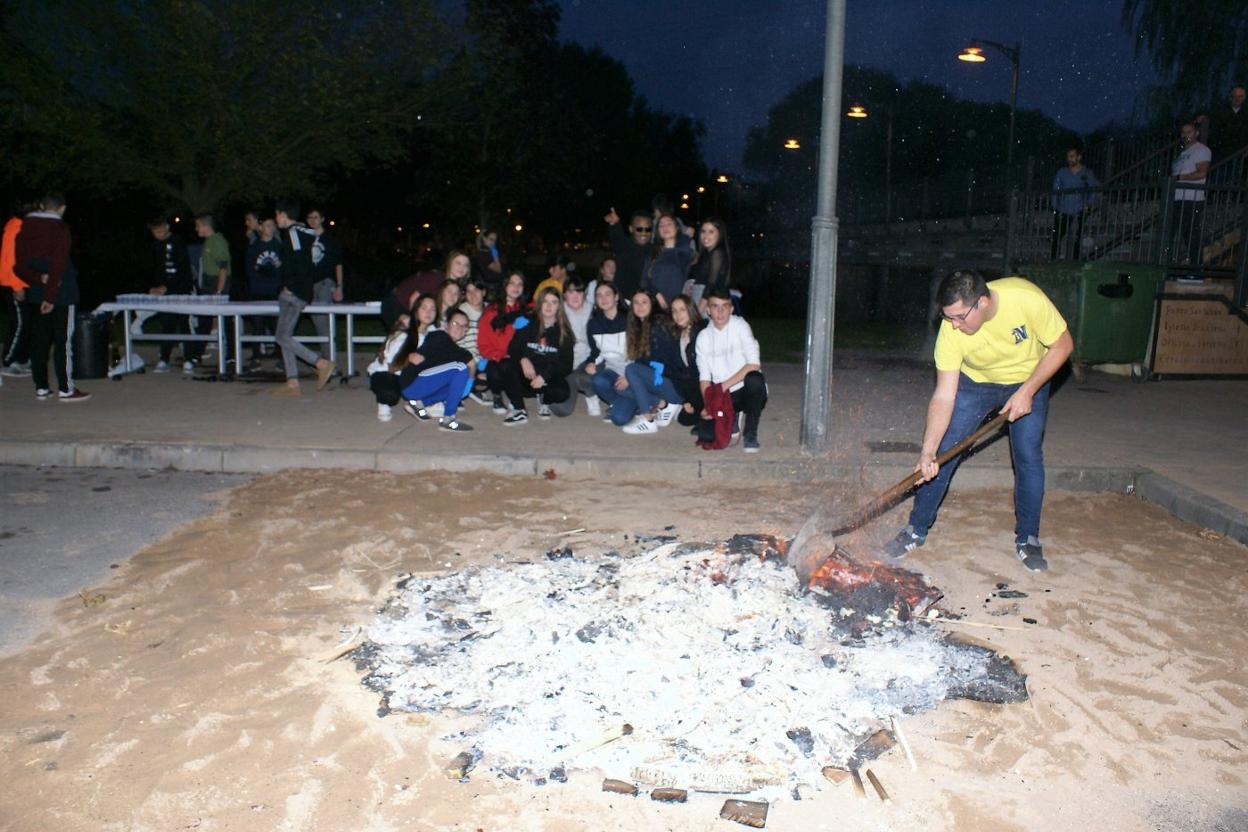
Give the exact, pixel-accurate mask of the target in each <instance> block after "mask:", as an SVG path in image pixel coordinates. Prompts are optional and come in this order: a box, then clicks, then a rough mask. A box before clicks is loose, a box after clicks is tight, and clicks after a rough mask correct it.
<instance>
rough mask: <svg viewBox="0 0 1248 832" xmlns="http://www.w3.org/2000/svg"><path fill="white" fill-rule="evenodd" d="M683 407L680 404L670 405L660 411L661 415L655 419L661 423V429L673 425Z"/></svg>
mask: <svg viewBox="0 0 1248 832" xmlns="http://www.w3.org/2000/svg"><path fill="white" fill-rule="evenodd" d="M680 408H681V406H680V405H678V404H669V405H668V406H667V407H664V408H663V409H662V410H660V411H659V415H658V416H657V417H655V421H657V422H658V423H659V427H661V428H665V427H667V426H668V425H670V424H671V423H672V420H673V419H675V418H676V415H677V414H678V413H680Z"/></svg>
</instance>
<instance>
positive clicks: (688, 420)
mask: <svg viewBox="0 0 1248 832" xmlns="http://www.w3.org/2000/svg"><path fill="white" fill-rule="evenodd" d="M672 383H673V384H675V385H676V392H678V393H680V397H681V398H682V399H684V400H685V402H687V403H688V404H689V405H691V406H692V407H693V412H692V413H686V412H685V409H684V408H683V407H682V408H681V409H680V413H678V414H676V422H677V423H678V424H681V425H684V426H685V427H687V428H689V427H693V426H694V425H696V424H698V422H700V421H702V415H701V414H702V407H703V404H704V402H703V401H702V385H701V384H699V383H698V380H697V379H696V378H688V379H676V380H675V381H673V382H672Z"/></svg>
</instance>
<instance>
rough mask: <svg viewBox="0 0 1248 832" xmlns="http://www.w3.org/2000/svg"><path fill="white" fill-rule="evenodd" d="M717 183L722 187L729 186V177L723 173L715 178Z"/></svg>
mask: <svg viewBox="0 0 1248 832" xmlns="http://www.w3.org/2000/svg"><path fill="white" fill-rule="evenodd" d="M715 181H716V182H718V183H719V184H721V185H727V184H728V177H727V176H725V175H724V174H722V173H721V174H720V175H719V176H717V177H715Z"/></svg>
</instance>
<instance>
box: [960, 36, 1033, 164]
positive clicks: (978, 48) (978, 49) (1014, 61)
mask: <svg viewBox="0 0 1248 832" xmlns="http://www.w3.org/2000/svg"><path fill="white" fill-rule="evenodd" d="M985 46H991V47H992V48H993V49H995V50H997V51H998V52H1000V53H1001V54H1002V55H1004V56H1005V57H1007V58H1009V59H1010V64H1011V66H1012V67H1013V70H1014V71H1013V73H1012V74H1011V76H1010V144H1009V147H1008V149H1007V150H1006V154H1005V163H1006V165H1013V164H1014V119H1015V116H1016V114H1017V112H1018V69H1019V60H1020V58H1021V56H1022V52H1023V42H1022V41H1021V40H1020V41H1018V42H1017V43H1015V44H1014V45H1013V46H1010V45H1009V44H1005V43H997V42H996V41H995V40H988V39H986V38H972V39H971V45H970V46H968V47H966V48H965V49H963V50H962V54H960V55H958V60H959V61H967V62H969V63H973V64H982V63H983V62H984V61H986V60H988V59H987V58H986V57H985V56H984V47H985Z"/></svg>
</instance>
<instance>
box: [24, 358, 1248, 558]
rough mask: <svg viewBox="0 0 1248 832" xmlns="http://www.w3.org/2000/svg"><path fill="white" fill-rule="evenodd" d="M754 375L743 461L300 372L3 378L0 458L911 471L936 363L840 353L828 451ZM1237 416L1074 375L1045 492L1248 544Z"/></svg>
mask: <svg viewBox="0 0 1248 832" xmlns="http://www.w3.org/2000/svg"><path fill="white" fill-rule="evenodd" d="M361 358H364V357H363V356H361ZM364 363H366V362H364ZM360 366H363V364H361V365H360ZM764 370H765V372H766V374H767V380H768V386H769V389H770V400H769V402H768V405H767V409H766V411H765V412H764V415H763V424H762V430H761V431H760V436H759V439H760V441H761V444H762V447H763V450H762V453H760V454H754V455H746V454H744V453H742V451H741V449H740V448H739V447H732V448H729V449H726V450H724V451H718V452H707V451H703V450H700V449H699V448H697V447H695V446H694V444H693V439H692V437H691V436H690V435H689V432H688V429H686V428H682V427H679V426H678V425H673V426H672V427H670V428H667V429H665V430H663V431H661V432H660V433H659V434H658V435H657V436H656V435H651V436H627V435H624V434H623V433H621V432H620V431H619V430H618V429H615V428H613V427H612V426H610V425H607V424H603V423H602V422H601V421H599V420H598V419H596V418H591V417H590V416H589V415H588V414H587V413H586V412H585V410H584V407H583V405H582V406H581V407H579V408H578V412H577V413H576V414H575V415H573V416H571V417H569V418H567V419H554V420H552V421H550V422H545V421H542V420H538V419H536V418H533V419H531V421H530V422H529V424H528V425H525V426H523V427H512V428H509V427H504V426H503V425H502V423H501V418H500V417H498V416H495V415H494V414H493V413H491V412H490V411H489V409H488V408H483V407H481V406H480V405H477V404H475V403H473V402H471V401H466V402H465V403H464V405H463V407H462V408H461V412H460V418H461V419H462V420H463V421H465V422H467V423H469V424H471V425H473V427H474V428H476V429H475V430H474V431H473V432H471V433H466V434H453V433H447V432H444V431H439V430H437V428H436V426H435V424H434V423H432V422H431V423H418V422H416V421H415V420H413V419H412V418H410V417H409V416H407V415H406V414H404V413H403V412H402V411H399V410H396V412H395V415H394V420H393V421H392V422H389V423H383V422H379V421H378V420H377V419H376V416H375V405H374V402H373V398H372V396H371V394H370V393H369V392H368V391H367V389H366V382H365V380H364V379H360V378H356V379H352V380H351V382H350V383H349V384H348V385H339V384H333V385H331V386H330V387H329V388H327V389H326V390H324V391H322V392H320V393H316V392H314V391H313V384H312V383H311V382H305V384H304V391H305V394H304V396H303V398H301V399H275V398H272V397H270V396H269V395H268V394H269V392H270V391H271V390H273V389H274V388H275V385H274V384H273V383H271V382H268V383H265V382H255V381H235V382H229V383H224V382H208V381H203V380H191V379H188V378H186V377H184V376H182V375H181V374H180V373H171V374H168V375H155V374H152V373H150V372H149V373H147V374H146V375H139V376H129V377H126V378H125V379H124V380H123V381H118V382H113V381H109V380H107V379H101V380H95V381H89V382H83V383H82V385H81V386H82V387H84V388H85V389H87V390H88V391H90V392H91V393H92V394H93V398H92V399H91V401H89V402H85V403H82V404H62V403H60V402H58V401H55V400H50V401H43V402H40V401H36V400H35V397H34V391H33V388H32V386H31V384H30V382H29V380H27V379H13V378H8V379H5V383H4V386H3V387H0V412H2V414H3V422H2V423H0V424H2V425H3V431H2V433H3V436H2V438H0V463H12V464H23V465H62V466H73V465H78V466H101V467H145V468H147V467H150V468H166V467H168V468H175V469H184V470H201V471H214V472H225V473H250V472H264V471H274V470H279V469H282V468H292V467H325V468H351V469H368V470H389V471H421V470H431V469H447V470H488V471H494V472H498V473H504V474H528V475H538V474H543V473H545V472H547V471H553V472H554V473H555V474H556V475H559V476H565V475H582V476H588V477H609V478H611V479H652V480H655V481H659V482H662V481H667V480H677V479H679V480H695V479H699V478H714V479H729V478H730V479H733V480H737V481H741V480H748V479H750V478H765V479H784V480H794V481H806V482H811V481H838V482H841V483H851V484H854V485H855V487H860V488H861V489H862V490H863V492H864V493H863V496H864V497H866V496H869V495H870V492H871V491H872V490H874V489H878V488H880V487H883V486H887V485H891V484H892V481H895V480H897V479H900V478H901V477H903V476H905V475H906V474H907V473H909V471H910V470H911V469H912V466H913V464H914V459H915V455H916V453H917V449H918V442H920V441H921V438H922V430H923V421H924V413H925V409H926V404H927V398H928V395H929V394H930V391H931V385H932V372H931V370H930V369H928V368H926V367H923V366H920V365H918V364H916V363H914V362H909V361H899V360H890V359H887V358H882V357H880V356H877V355H873V354H864V353H853V352H841V353H838V366H837V369H836V371H835V390H834V394H833V402H834V408H835V413H836V415H837V418H836V424H835V427H834V432H835V440H834V445H833V451H832V452H831V453H829V454H826V455H822V456H811V455H807V454H804V453H803V452H802V451H801V450H800V449H799V447H798V414H799V412H800V401H801V381H802V379H801V373H802V370H801V368H800V367H798V366H792V365H773V366H768V367H765V368H764ZM1245 413H1248V384H1245V383H1244V382H1241V381H1166V382H1158V383H1148V384H1138V383H1134V382H1131V381H1129V380H1127V379H1123V378H1119V377H1115V376H1109V375H1102V374H1098V373H1091V374H1089V377H1088V380H1087V381H1086V383H1085V384H1082V385H1078V384H1075V383H1074V382H1073V380H1068V381H1067V382H1066V383H1065V384H1064V385H1062V386H1061V387H1060V388H1059V389H1058V390H1057V391H1056V392H1055V394H1054V398H1053V402H1052V405H1051V408H1050V415H1049V427H1048V436H1047V439H1046V442H1045V455H1046V460H1047V467H1048V471H1049V487H1050V488H1054V489H1057V488H1066V489H1077V490H1115V491H1126V490H1130V489H1135V490H1137V491H1138V492H1139V493H1140V494H1141V495H1142V496H1144V497H1146V498H1148V499H1150V500H1153V501H1155V502H1158V503H1160V504H1162V505H1163V506H1165V507H1166V508H1168V509H1170V510H1171V511H1173V512H1174V513H1176V514H1177V515H1178V516H1180V517H1183V518H1184V519H1187V520H1190V521H1192V522H1195V523H1198V524H1200V525H1202V526H1206V527H1209V528H1211V529H1214V530H1215V531H1218V532H1219V533H1223V534H1228V535H1230V536H1232V537H1235V538H1237V539H1239V540H1242V541H1245V542H1248V487H1246V486H1245V484H1244V483H1245V476H1244V470H1245V467H1246V464H1248V419H1245V416H1244V414H1245ZM530 415H531V416H532V415H533V414H532V413H531V414H530ZM955 482H956V483H957V486H955V487H959V486H960V487H967V486H979V487H1003V488H1005V487H1010V486H1011V485H1012V483H1013V474H1012V472H1011V470H1010V463H1009V452H1008V443H1007V442H1005V441H996V442H994V443H992V444H991V445H990V446H989V447H987V448H985V449H984V450H983V451H982V452H980V453H977V454H976V455H975V456H974V457H973V458H971V459H970V460H968V461H967V463H966V464H965V465H964V468H963V470H962V471H961V472H960V473H959V475H958V478H957V480H956V481H955Z"/></svg>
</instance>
